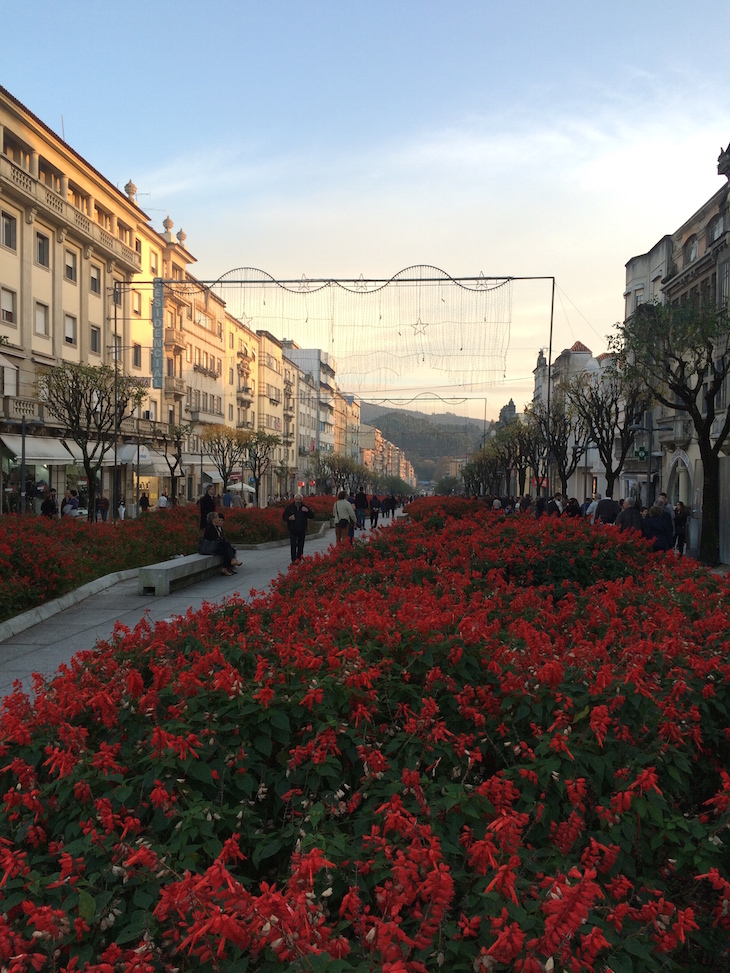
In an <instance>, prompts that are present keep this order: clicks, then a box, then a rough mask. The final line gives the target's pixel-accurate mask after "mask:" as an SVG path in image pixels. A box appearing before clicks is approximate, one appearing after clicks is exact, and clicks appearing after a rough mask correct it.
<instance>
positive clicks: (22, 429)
mask: <svg viewBox="0 0 730 973" xmlns="http://www.w3.org/2000/svg"><path fill="white" fill-rule="evenodd" d="M20 443H21V445H20V512H21V514H24V513H25V415H23V417H22V419H21V421H20Z"/></svg>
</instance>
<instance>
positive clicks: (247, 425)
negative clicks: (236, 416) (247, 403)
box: [236, 419, 253, 429]
mask: <svg viewBox="0 0 730 973" xmlns="http://www.w3.org/2000/svg"><path fill="white" fill-rule="evenodd" d="M236 429H253V422H252V420H251V419H241V420H240V422H237V423H236Z"/></svg>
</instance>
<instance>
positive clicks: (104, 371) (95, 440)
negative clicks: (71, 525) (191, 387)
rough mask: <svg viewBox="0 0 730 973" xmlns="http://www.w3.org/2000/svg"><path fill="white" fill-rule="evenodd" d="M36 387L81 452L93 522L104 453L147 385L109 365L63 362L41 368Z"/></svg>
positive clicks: (47, 407) (130, 414)
mask: <svg viewBox="0 0 730 973" xmlns="http://www.w3.org/2000/svg"><path fill="white" fill-rule="evenodd" d="M35 391H36V395H37V396H38V398H39V399H40V401H41V402H42V403H43V405H44V408H45V409H46V410H47V411H48V413H49V414H50V415H52V416H53V418H54V419H57V420H58V421H59V422H60V423H61V424H62V425H63V426H64V427H65V429H66V433H67V435H68V437H69V438H70V439H72V440H73V441H74V442H75V443H76V445H77V446H78V447H79V449H80V450H81V455H82V459H83V464H84V472H85V473H86V479H87V481H88V484H89V520H93V519H94V507H95V504H96V478H97V476H98V474H99V470H100V469H101V466H102V462H103V460H104V456H105V455H106V454H107V453H108V452H109V450H110V449H113V447H114V440H115V436H118V433H119V427H120V426H121V424H122V422H123V421H124V420H125V419H128V418H131V417H132V416H133V415H134V411H135V409H136V408H137V407H138V406H139V405H141V403H142V400H143V399H144V398H145V396H146V395H147V389H146V388H145V387H144V386H143V385H141V384H140V383H139V382H138V381H137V379H135V378H133V377H132V376H130V375H123V374H121V372H120V371H118V370H116V369H115V368H113V367H112V366H111V365H86V364H78V363H74V362H64V363H63V364H61V365H54V366H53V367H50V368H43V369H41V370H40V372H39V374H38V378H37V379H36V383H35ZM115 506H116V505H115Z"/></svg>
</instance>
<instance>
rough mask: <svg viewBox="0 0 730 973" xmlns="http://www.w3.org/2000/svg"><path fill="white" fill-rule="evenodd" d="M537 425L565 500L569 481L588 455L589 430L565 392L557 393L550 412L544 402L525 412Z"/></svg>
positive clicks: (536, 403)
mask: <svg viewBox="0 0 730 973" xmlns="http://www.w3.org/2000/svg"><path fill="white" fill-rule="evenodd" d="M525 412H526V414H527V415H528V416H530V418H531V419H532V421H533V422H534V423H535V424H536V426H537V428H538V430H539V434H540V437H541V439H542V442H543V447H544V449H545V450H546V452H547V457H548V467H549V468H553V469H554V470H555V472H556V473H557V476H558V479H559V480H560V488H561V491H562V493H563V496H566V495H567V493H568V480H569V479H570V478H571V476H572V475H573V474H574V473H575V471H576V470H577V469H578V466H579V465H580V461H581V459H582V458H583V454H584V453H585V451H586V448H587V444H588V439H589V431H588V426H587V424H586V423H585V421H584V420H583V418H582V417H581V416H580V415H579V414H578V412H577V411H576V410H575V409H574V408H573V406H572V405H571V403H570V401H569V400H568V398H567V395H566V392H565V389H564V388H561V387H558V388H556V389H555V394H554V395H553V397H552V400H551V402H550V412H549V413H548V410H547V406H546V405H545V403H544V402H541V401H538V402H533V403H532V405H529V406H528V407H527V409H526V410H525Z"/></svg>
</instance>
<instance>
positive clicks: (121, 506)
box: [117, 494, 127, 520]
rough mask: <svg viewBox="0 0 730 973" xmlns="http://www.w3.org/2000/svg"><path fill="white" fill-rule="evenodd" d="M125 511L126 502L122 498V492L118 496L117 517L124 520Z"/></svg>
mask: <svg viewBox="0 0 730 973" xmlns="http://www.w3.org/2000/svg"><path fill="white" fill-rule="evenodd" d="M126 511H127V504H126V502H125V500H124V494H122V496H121V497H120V498H119V504H118V506H117V513H118V514H119V519H120V520H124V514H125V513H126Z"/></svg>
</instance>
